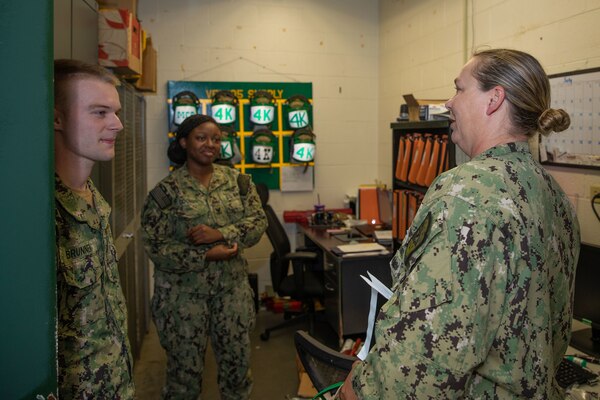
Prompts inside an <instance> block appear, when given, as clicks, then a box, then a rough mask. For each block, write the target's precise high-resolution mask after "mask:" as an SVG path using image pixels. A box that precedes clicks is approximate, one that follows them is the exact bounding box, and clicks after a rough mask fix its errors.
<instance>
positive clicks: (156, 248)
mask: <svg viewBox="0 0 600 400" xmlns="http://www.w3.org/2000/svg"><path fill="white" fill-rule="evenodd" d="M169 212H170V210H169V209H168V208H164V209H163V208H161V207H160V206H159V205H158V204H157V202H156V201H155V199H154V198H153V197H152V196H151V195H148V197H147V198H146V202H145V204H144V208H143V210H142V222H141V224H142V237H143V240H144V246H145V248H146V251H147V252H148V255H149V256H150V258H151V259H152V261H153V262H154V264H155V265H156V268H158V269H160V270H162V271H168V272H175V273H185V272H191V271H197V270H201V269H203V268H204V267H205V265H206V261H205V254H206V251H207V250H208V249H209V246H206V245H202V246H194V245H191V244H188V243H184V242H181V241H179V240H177V239H175V237H176V235H175V232H174V227H175V223H174V221H170V218H169Z"/></svg>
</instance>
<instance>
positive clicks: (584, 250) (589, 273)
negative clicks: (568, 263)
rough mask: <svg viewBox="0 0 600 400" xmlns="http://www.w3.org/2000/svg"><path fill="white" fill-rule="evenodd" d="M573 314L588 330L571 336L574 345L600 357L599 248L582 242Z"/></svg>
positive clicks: (576, 332) (576, 276)
mask: <svg viewBox="0 0 600 400" xmlns="http://www.w3.org/2000/svg"><path fill="white" fill-rule="evenodd" d="M573 317H574V318H575V319H577V320H579V321H582V322H584V323H586V324H588V325H591V327H590V328H588V329H583V330H579V331H575V332H573V333H572V335H571V343H570V344H571V346H573V347H574V348H576V349H577V350H579V351H582V352H584V353H587V354H590V355H593V356H595V357H600V247H597V246H592V245H589V244H585V243H582V244H581V250H580V252H579V262H578V263H577V271H576V273H575V299H574V304H573Z"/></svg>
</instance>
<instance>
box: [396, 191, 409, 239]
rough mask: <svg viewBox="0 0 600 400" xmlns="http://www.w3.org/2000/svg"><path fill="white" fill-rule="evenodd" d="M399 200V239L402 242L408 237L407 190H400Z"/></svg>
mask: <svg viewBox="0 0 600 400" xmlns="http://www.w3.org/2000/svg"><path fill="white" fill-rule="evenodd" d="M399 200H400V206H399V207H398V210H399V213H398V222H399V224H398V237H399V238H400V239H401V240H404V237H405V236H406V226H407V225H406V211H407V208H406V207H407V204H406V203H407V200H406V190H400V192H399Z"/></svg>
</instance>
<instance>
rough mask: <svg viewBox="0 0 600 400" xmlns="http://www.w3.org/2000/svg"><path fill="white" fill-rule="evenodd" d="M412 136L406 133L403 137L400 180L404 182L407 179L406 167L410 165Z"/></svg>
mask: <svg viewBox="0 0 600 400" xmlns="http://www.w3.org/2000/svg"><path fill="white" fill-rule="evenodd" d="M413 144H414V143H413V138H412V136H411V135H407V136H405V137H404V155H403V156H402V169H401V170H400V177H399V178H398V179H400V180H401V181H404V182H406V180H407V179H408V167H409V166H410V157H411V154H412V148H413Z"/></svg>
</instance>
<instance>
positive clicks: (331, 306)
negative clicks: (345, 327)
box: [324, 267, 341, 336]
mask: <svg viewBox="0 0 600 400" xmlns="http://www.w3.org/2000/svg"><path fill="white" fill-rule="evenodd" d="M326 268H327V267H326ZM324 277H325V280H324V281H325V296H324V297H325V315H326V317H327V321H328V322H329V325H331V327H332V328H333V329H334V330H335V332H336V333H337V334H338V336H339V335H340V333H341V327H340V324H341V318H340V315H341V310H340V287H339V280H338V271H337V268H335V267H334V268H328V269H326V270H325V275H324Z"/></svg>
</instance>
